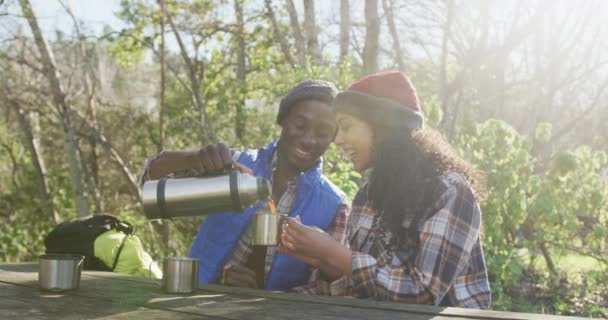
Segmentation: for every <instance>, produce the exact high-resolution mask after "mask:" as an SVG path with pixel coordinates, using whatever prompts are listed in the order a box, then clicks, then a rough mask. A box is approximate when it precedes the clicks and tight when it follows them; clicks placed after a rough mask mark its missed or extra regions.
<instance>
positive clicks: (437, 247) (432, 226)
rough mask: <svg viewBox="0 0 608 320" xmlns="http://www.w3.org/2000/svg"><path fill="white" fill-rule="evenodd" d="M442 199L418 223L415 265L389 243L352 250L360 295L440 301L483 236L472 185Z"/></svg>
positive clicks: (354, 277)
mask: <svg viewBox="0 0 608 320" xmlns="http://www.w3.org/2000/svg"><path fill="white" fill-rule="evenodd" d="M438 203H440V204H441V205H438V206H436V207H437V208H438V210H436V213H435V214H433V215H432V216H431V217H430V218H429V219H428V220H426V222H424V223H423V224H421V226H420V227H419V232H420V251H419V254H418V256H417V259H416V263H415V264H414V266H413V268H411V269H410V268H406V267H405V264H404V261H400V258H399V255H398V254H397V252H395V251H393V250H391V249H389V248H383V250H381V251H380V252H381V253H380V254H379V255H377V256H372V255H369V254H366V253H360V252H353V255H352V274H351V277H352V285H353V291H354V293H355V295H356V296H357V297H361V298H374V299H376V300H390V301H401V302H409V303H433V304H436V305H437V304H439V303H441V301H442V300H443V298H444V296H445V295H446V294H447V292H448V290H449V289H450V288H451V286H452V284H453V282H454V279H456V277H457V275H458V274H459V272H460V271H461V270H462V269H463V268H464V267H465V266H466V265H467V263H468V258H469V255H470V253H471V250H472V248H473V245H474V244H475V243H477V241H478V240H479V226H480V212H479V210H478V206H477V203H476V201H475V198H474V197H473V195H472V193H471V192H470V190H469V189H468V188H466V187H464V188H463V187H459V186H457V185H452V186H450V187H449V188H448V189H447V190H446V191H445V192H444V193H443V195H442V196H441V199H440V200H439V201H438ZM429 293H430V295H429ZM431 295H432V296H431Z"/></svg>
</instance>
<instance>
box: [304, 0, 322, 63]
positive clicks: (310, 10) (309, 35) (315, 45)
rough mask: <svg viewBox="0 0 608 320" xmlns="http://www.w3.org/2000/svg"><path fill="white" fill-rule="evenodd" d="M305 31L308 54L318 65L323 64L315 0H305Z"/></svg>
mask: <svg viewBox="0 0 608 320" xmlns="http://www.w3.org/2000/svg"><path fill="white" fill-rule="evenodd" d="M304 30H305V31H306V40H307V41H306V45H307V47H308V54H309V55H310V56H311V57H312V59H313V61H314V62H315V63H316V64H319V63H321V50H320V49H319V39H318V32H317V23H316V22H315V1H314V0H304Z"/></svg>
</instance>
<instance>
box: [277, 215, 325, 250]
mask: <svg viewBox="0 0 608 320" xmlns="http://www.w3.org/2000/svg"><path fill="white" fill-rule="evenodd" d="M331 242H335V240H334V239H333V238H332V237H331V236H329V235H328V234H327V233H325V232H324V231H323V230H321V229H319V228H317V227H311V226H306V225H304V224H302V222H301V220H300V217H299V216H296V217H295V218H287V223H286V224H285V225H284V226H283V230H282V232H281V245H282V246H284V247H286V248H287V249H289V250H290V251H291V252H292V253H295V254H297V255H299V256H302V257H309V258H317V259H318V258H321V256H322V254H323V252H324V249H325V248H327V246H328V245H329V243H331Z"/></svg>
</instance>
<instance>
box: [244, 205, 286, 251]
mask: <svg viewBox="0 0 608 320" xmlns="http://www.w3.org/2000/svg"><path fill="white" fill-rule="evenodd" d="M286 218H287V215H286V214H280V215H279V214H273V213H256V214H254V215H253V217H252V222H251V227H252V234H251V244H252V245H254V246H276V245H277V244H278V243H279V238H280V236H281V230H282V228H281V227H282V224H283V223H284V222H285V221H287V220H286Z"/></svg>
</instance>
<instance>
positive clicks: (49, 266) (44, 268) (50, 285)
mask: <svg viewBox="0 0 608 320" xmlns="http://www.w3.org/2000/svg"><path fill="white" fill-rule="evenodd" d="M83 261H84V256H82V255H76V254H43V255H41V256H39V257H38V283H39V285H40V289H41V290H46V291H67V290H74V289H78V286H79V285H80V274H81V272H82V263H83Z"/></svg>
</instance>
